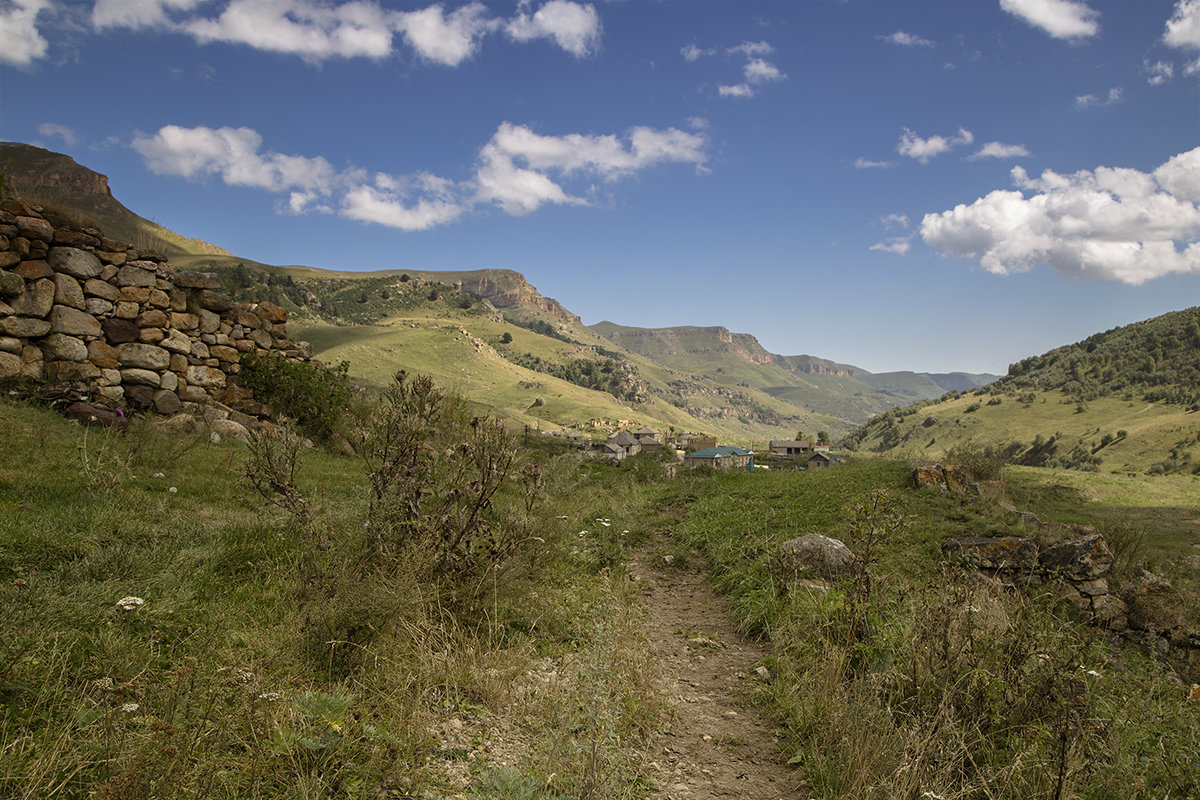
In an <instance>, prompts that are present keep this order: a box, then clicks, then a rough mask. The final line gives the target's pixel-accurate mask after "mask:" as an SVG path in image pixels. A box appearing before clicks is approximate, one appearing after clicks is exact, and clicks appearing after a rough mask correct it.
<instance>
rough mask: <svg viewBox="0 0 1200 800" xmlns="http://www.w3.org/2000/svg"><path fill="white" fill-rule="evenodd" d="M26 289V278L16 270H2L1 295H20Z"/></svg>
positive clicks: (0, 274)
mask: <svg viewBox="0 0 1200 800" xmlns="http://www.w3.org/2000/svg"><path fill="white" fill-rule="evenodd" d="M24 291H25V279H24V278H22V277H21V276H20V275H18V274H17V273H15V272H0V297H19V296H20V295H21V293H22V292H24Z"/></svg>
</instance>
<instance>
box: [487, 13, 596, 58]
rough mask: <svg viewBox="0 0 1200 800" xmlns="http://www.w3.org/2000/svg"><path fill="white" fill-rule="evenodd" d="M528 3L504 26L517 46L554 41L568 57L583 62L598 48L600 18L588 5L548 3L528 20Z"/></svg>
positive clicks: (529, 16)
mask: <svg viewBox="0 0 1200 800" xmlns="http://www.w3.org/2000/svg"><path fill="white" fill-rule="evenodd" d="M529 5H530V4H529V2H528V0H525V1H524V2H522V3H521V6H520V9H519V11H518V13H517V16H516V17H515V18H514V19H512V20H511V21H510V22H509V23H508V24H507V25H506V26H505V30H506V31H507V32H508V35H509V36H511V37H512V38H513V39H515V40H516V41H519V42H525V41H529V40H530V39H553V40H554V42H555V43H556V44H557V45H558V46H559V47H561V48H562V49H563V50H566V51H567V52H568V53H570V54H572V55H574V56H576V57H578V58H583V57H584V56H589V55H592V54H593V53H595V52H596V49H597V48H598V47H599V44H600V15H599V14H597V13H596V9H595V8H594V7H592V6H591V5H590V4H589V5H581V4H579V3H572V2H569V0H550V2H548V3H546V4H545V5H543V6H542V7H541V8H539V9H538V10H537V11H536V12H534V14H533V15H532V16H531V15H530V14H529V11H528V8H529Z"/></svg>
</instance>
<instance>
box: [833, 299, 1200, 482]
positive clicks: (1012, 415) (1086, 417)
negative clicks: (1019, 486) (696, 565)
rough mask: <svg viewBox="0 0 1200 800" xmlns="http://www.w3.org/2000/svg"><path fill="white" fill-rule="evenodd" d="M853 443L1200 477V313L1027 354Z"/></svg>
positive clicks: (912, 452)
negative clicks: (982, 381)
mask: <svg viewBox="0 0 1200 800" xmlns="http://www.w3.org/2000/svg"><path fill="white" fill-rule="evenodd" d="M847 442H848V443H849V444H850V445H851V446H854V447H858V448H860V449H864V450H871V451H875V452H881V453H891V454H895V455H899V454H904V455H908V456H912V457H925V458H942V457H944V456H946V455H947V454H954V453H959V454H961V453H962V452H963V448H964V446H969V447H970V448H974V449H976V450H983V451H984V454H985V455H992V456H995V457H997V458H1000V459H1002V460H1004V461H1008V462H1012V463H1018V464H1028V465H1032V466H1045V465H1049V466H1060V467H1069V468H1074V469H1086V470H1112V471H1116V472H1151V473H1155V474H1157V473H1164V472H1180V471H1187V472H1198V474H1200V307H1197V308H1189V309H1185V310H1183V311H1175V312H1171V313H1169V314H1164V315H1162V316H1159V317H1154V318H1153V319H1148V320H1145V321H1143V322H1137V323H1134V324H1132V325H1126V326H1123V327H1120V328H1114V329H1112V330H1109V331H1105V332H1103V333H1097V334H1095V335H1094V336H1090V337H1088V338H1087V339H1084V340H1083V341H1080V342H1077V343H1075V344H1070V345H1066V346H1064V347H1058V348H1055V349H1053V350H1050V351H1049V352H1047V353H1044V354H1042V355H1040V356H1031V357H1029V358H1026V359H1022V360H1021V361H1019V362H1017V363H1016V364H1013V365H1012V366H1011V367H1009V371H1008V374H1007V375H1006V376H1004V377H1003V378H1001V379H999V380H998V381H996V382H994V383H991V384H989V385H988V386H987V387H984V388H979V389H973V390H971V391H969V392H962V391H953V392H951V393H949V394H947V395H945V396H944V397H942V398H940V399H938V400H936V401H927V402H922V403H916V404H914V405H910V406H907V407H905V408H897V409H893V410H891V411H888V412H886V413H884V414H881V415H879V416H878V417H876V418H874V419H872V420H871V421H870V422H868V423H867V424H866V425H864V426H862V427H860V428H859V429H857V430H856V431H854V432H853V433H852V434H850V436H849V437H847Z"/></svg>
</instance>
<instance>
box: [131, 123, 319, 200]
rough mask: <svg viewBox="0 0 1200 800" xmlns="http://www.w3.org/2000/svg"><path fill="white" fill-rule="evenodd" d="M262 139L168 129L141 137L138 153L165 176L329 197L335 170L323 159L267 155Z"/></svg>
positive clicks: (234, 131) (240, 131) (249, 133)
mask: <svg viewBox="0 0 1200 800" xmlns="http://www.w3.org/2000/svg"><path fill="white" fill-rule="evenodd" d="M261 147H262V136H260V135H259V134H258V132H257V131H255V130H253V129H252V128H215V129H214V128H207V127H203V126H201V127H197V128H183V127H180V126H179V125H166V126H164V127H162V128H160V129H159V131H158V133H156V134H154V135H152V136H145V135H141V136H137V137H136V138H134V140H133V149H134V150H136V151H137V152H138V153H140V154H141V156H142V158H143V159H145V161H146V165H147V166H149V167H150V169H151V170H152V171H154V172H156V173H158V174H160V175H176V176H179V177H182V178H189V179H199V178H203V177H206V176H209V175H216V176H219V177H220V178H221V180H223V181H224V182H225V183H227V184H230V185H231V186H252V187H255V188H259V189H266V190H268V191H272V192H282V191H286V190H289V189H299V190H302V191H313V192H319V193H326V192H328V191H330V190H331V189H332V188H333V183H334V179H335V177H336V173H335V170H334V169H333V167H332V166H331V165H330V163H329V162H328V161H326V160H325V159H323V158H320V157H317V158H306V157H304V156H289V155H282V154H280V153H270V152H268V153H261V152H259V149H260V148H261Z"/></svg>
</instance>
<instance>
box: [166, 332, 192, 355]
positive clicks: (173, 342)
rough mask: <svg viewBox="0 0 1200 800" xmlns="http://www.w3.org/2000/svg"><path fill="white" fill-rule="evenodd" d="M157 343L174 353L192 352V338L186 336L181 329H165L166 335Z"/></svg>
mask: <svg viewBox="0 0 1200 800" xmlns="http://www.w3.org/2000/svg"><path fill="white" fill-rule="evenodd" d="M159 345H161V346H162V347H165V348H167V349H168V350H170V351H172V352H174V353H190V352H192V340H191V339H190V338H188V335H187V334H186V333H183V332H182V331H176V330H170V331H167V335H166V337H165V338H164V339H163V340H162V341H161V342H159Z"/></svg>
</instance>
